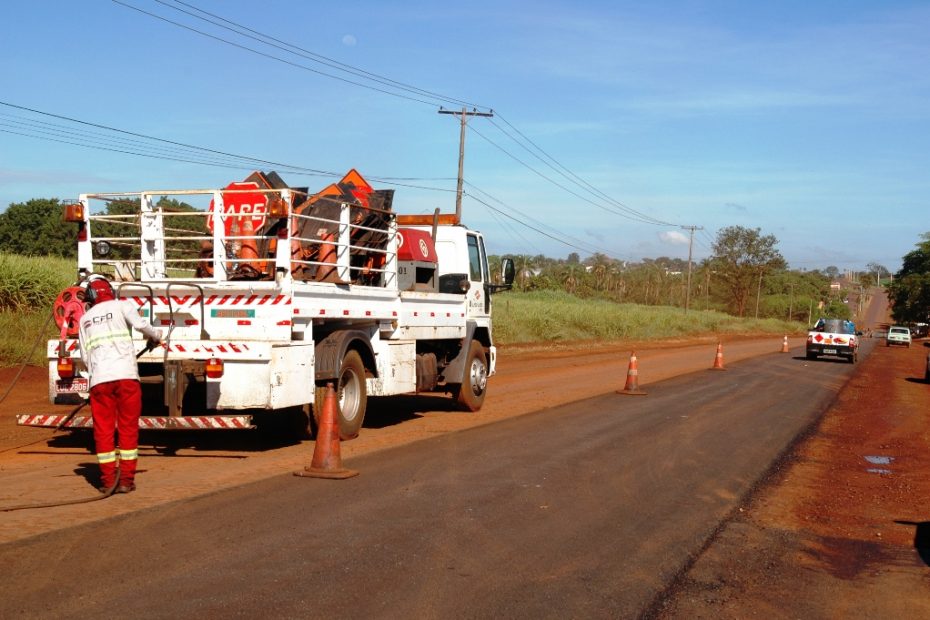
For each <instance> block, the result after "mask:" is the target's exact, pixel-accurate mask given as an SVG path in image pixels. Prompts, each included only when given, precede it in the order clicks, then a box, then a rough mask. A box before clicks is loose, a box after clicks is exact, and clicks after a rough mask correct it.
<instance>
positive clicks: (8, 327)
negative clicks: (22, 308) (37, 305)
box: [0, 308, 59, 367]
mask: <svg viewBox="0 0 930 620" xmlns="http://www.w3.org/2000/svg"><path fill="white" fill-rule="evenodd" d="M51 312H52V311H51V309H50V308H49V309H48V310H41V311H40V310H33V311H26V312H12V311H9V310H2V311H0V367H7V366H19V365H20V364H22V363H23V360H24V359H25V360H26V362H27V363H28V364H30V365H32V366H45V364H46V363H47V362H48V360H47V359H46V357H45V347H46V343H47V342H48V341H49V340H51V339H52V338H58V335H59V334H58V327H57V326H56V325H55V321H49V322H48V324H47V328H46V329H45V331H43V329H42V328H43V326H45V325H46V321H47V320H48V319H49V317H50V316H51ZM36 340H38V341H39V343H38V345H36ZM33 345H35V350H34V351H32V348H33ZM30 352H31V355H29V354H30ZM27 355H29V358H28V359H26V356H27Z"/></svg>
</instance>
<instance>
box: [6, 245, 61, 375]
mask: <svg viewBox="0 0 930 620" xmlns="http://www.w3.org/2000/svg"><path fill="white" fill-rule="evenodd" d="M73 273H74V261H73V260H70V259H66V258H58V257H53V256H42V257H35V256H18V255H16V254H6V253H0V365H3V366H9V365H12V364H19V363H22V361H23V360H24V359H26V356H27V355H29V353H30V350H32V349H33V345H35V343H36V341H37V340H38V341H39V344H38V346H36V347H35V350H34V351H33V353H32V355H31V356H30V357H29V358H28V359H29V363H30V364H35V365H37V366H44V365H45V341H46V340H48V339H49V338H56V337H57V335H58V330H57V327H56V326H55V322H54V321H50V320H49V318H50V317H51V313H52V305H53V304H54V302H55V298H56V297H57V296H58V293H60V292H61V291H62V290H63V289H65V288H66V287H68V286H70V285H71V284H72V279H73V275H72V274H73Z"/></svg>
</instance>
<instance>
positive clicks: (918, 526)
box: [895, 520, 930, 566]
mask: <svg viewBox="0 0 930 620" xmlns="http://www.w3.org/2000/svg"><path fill="white" fill-rule="evenodd" d="M895 523H897V524H899V525H913V526H914V528H915V529H914V549H916V550H917V555H919V556H920V559H921V560H923V562H924V564H926V565H927V566H930V521H921V522H920V523H916V522H914V521H899V520H895Z"/></svg>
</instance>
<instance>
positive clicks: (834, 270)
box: [823, 265, 840, 280]
mask: <svg viewBox="0 0 930 620" xmlns="http://www.w3.org/2000/svg"><path fill="white" fill-rule="evenodd" d="M823 272H824V273H825V274H826V275H827V277H828V278H830V279H831V280H836V279H837V278H838V277H840V270H839V268H838V267H837V266H836V265H830V266H829V267H827V268H826V269H824V270H823Z"/></svg>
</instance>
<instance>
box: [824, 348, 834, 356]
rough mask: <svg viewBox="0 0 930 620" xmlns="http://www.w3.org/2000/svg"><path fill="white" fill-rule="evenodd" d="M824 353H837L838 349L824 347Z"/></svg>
mask: <svg viewBox="0 0 930 620" xmlns="http://www.w3.org/2000/svg"><path fill="white" fill-rule="evenodd" d="M823 354H824V355H836V349H824V350H823Z"/></svg>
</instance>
